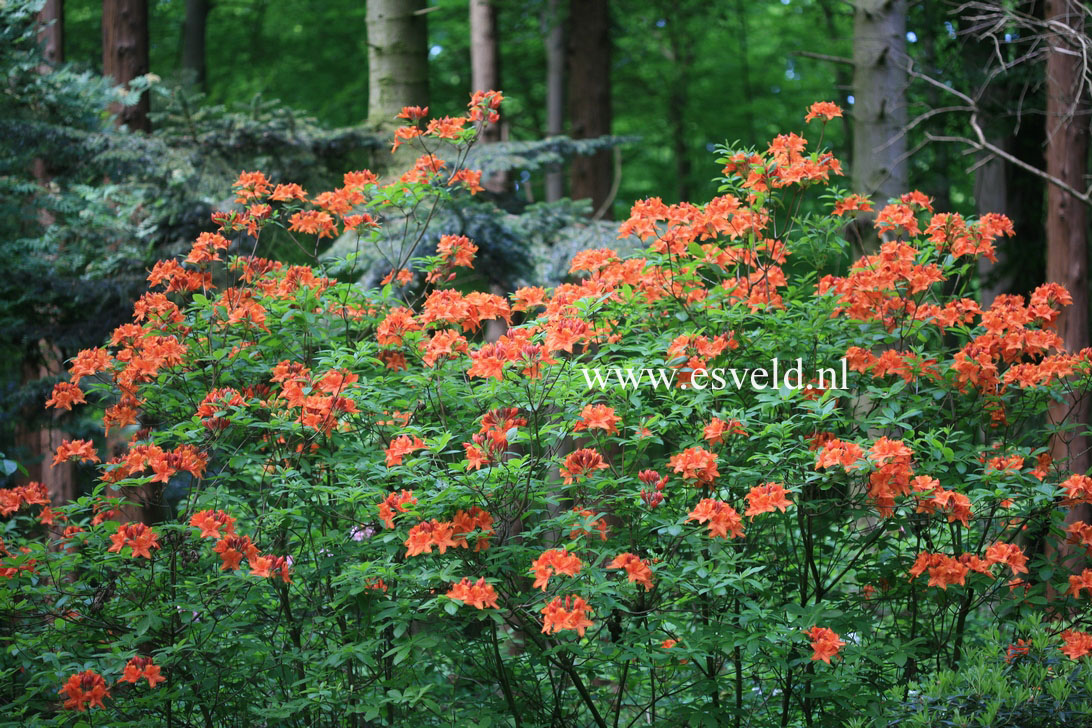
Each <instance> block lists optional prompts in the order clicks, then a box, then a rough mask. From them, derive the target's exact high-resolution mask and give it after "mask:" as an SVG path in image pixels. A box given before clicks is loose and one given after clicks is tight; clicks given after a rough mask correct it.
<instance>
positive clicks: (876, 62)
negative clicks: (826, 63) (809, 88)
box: [853, 0, 907, 207]
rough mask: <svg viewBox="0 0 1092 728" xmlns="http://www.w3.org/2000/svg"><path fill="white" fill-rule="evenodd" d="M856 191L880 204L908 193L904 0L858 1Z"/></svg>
mask: <svg viewBox="0 0 1092 728" xmlns="http://www.w3.org/2000/svg"><path fill="white" fill-rule="evenodd" d="M854 5H855V7H856V13H855V14H854V18H853V69H854V72H853V96H854V103H853V122H854V129H853V190H854V191H855V192H859V193H861V194H864V195H868V196H869V197H871V198H872V199H873V201H874V203H875V204H876V205H877V206H878V207H881V206H883V205H885V204H886V203H887V199H888V198H889V197H898V196H899V195H901V194H903V193H904V192H906V191H907V189H906V186H907V172H906V160H905V158H904V157H905V154H906V137H905V136H904V135H903V131H904V130H905V128H906V93H905V92H906V0H856V2H855V3H854Z"/></svg>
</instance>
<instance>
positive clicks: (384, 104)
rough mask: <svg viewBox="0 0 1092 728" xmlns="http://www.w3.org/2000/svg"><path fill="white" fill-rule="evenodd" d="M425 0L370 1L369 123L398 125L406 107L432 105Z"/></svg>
mask: <svg viewBox="0 0 1092 728" xmlns="http://www.w3.org/2000/svg"><path fill="white" fill-rule="evenodd" d="M425 4H426V2H425V0H368V10H367V25H368V28H367V31H368V32H367V35H368V122H369V123H370V124H373V125H374V126H376V127H380V128H383V127H390V126H392V125H394V117H395V116H397V115H398V112H399V111H401V110H402V107H403V106H426V105H427V104H428V25H427V23H426V20H425Z"/></svg>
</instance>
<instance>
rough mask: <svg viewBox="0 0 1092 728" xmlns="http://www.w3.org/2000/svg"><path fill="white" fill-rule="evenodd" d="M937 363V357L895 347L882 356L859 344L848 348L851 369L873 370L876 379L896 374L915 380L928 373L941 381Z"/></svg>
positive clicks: (847, 362)
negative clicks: (923, 357)
mask: <svg viewBox="0 0 1092 728" xmlns="http://www.w3.org/2000/svg"><path fill="white" fill-rule="evenodd" d="M936 363H937V362H936V360H935V359H927V360H926V359H922V358H921V357H920V356H919V355H918V354H915V353H913V352H899V351H895V350H893V349H887V350H885V351H884V352H883V353H882V354H880V356H876V355H875V354H873V353H872V352H871V351H869V350H868V349H862V348H861V347H859V346H851V347H849V348H848V349H847V350H846V364H847V366H848V367H849V369H851V370H853V371H855V372H861V373H862V374H864V373H868V372H871V373H872V377H873V378H874V379H880V378H882V377H886V376H888V375H889V374H894V375H895V376H897V377H899V378H901V379H902V380H903V381H905V382H914V381H916V380H917V378H918V377H919V376H920V375H922V374H926V375H928V376H930V377H933V378H934V379H935V380H938V381H939V380H940V379H941V377H940V373H939V372H937V370H936V368H935V365H936Z"/></svg>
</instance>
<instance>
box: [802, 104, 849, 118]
mask: <svg viewBox="0 0 1092 728" xmlns="http://www.w3.org/2000/svg"><path fill="white" fill-rule="evenodd" d="M841 115H842V109H841V107H840V106H838V104H835V103H833V102H830V101H816V102H815V103H814V104H812V105H811V106H810V107H809V108H808V115H807V116H805V117H804V123H807V122H809V121H811V120H812V119H815V118H817V117H823V121H830V120H831V119H836V118H839V117H841Z"/></svg>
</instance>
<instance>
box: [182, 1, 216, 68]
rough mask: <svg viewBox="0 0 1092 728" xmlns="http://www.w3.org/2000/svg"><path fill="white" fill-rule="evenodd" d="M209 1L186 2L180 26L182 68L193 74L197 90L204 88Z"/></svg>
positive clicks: (210, 7)
mask: <svg viewBox="0 0 1092 728" xmlns="http://www.w3.org/2000/svg"><path fill="white" fill-rule="evenodd" d="M211 9H212V6H211V3H210V2H209V0H186V19H185V21H184V22H183V25H182V68H183V69H184V70H187V71H190V72H192V73H193V80H194V82H195V83H196V84H197V86H198V87H199V88H202V89H203V88H205V79H206V75H207V71H206V68H205V32H206V29H207V27H208V19H209V10H211Z"/></svg>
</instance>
